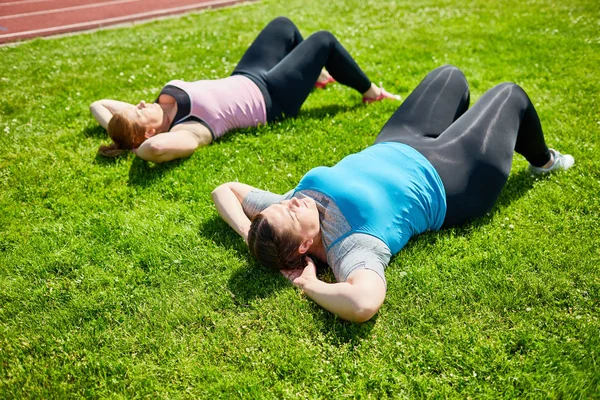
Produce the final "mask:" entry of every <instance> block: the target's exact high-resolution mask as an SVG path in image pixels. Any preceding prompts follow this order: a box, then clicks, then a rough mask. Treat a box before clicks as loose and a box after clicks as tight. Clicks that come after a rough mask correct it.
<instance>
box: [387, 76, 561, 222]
mask: <svg viewBox="0 0 600 400" xmlns="http://www.w3.org/2000/svg"><path fill="white" fill-rule="evenodd" d="M375 142H376V143H379V142H400V143H404V144H407V145H409V146H411V147H413V148H414V149H416V150H417V151H419V152H420V153H421V154H423V155H424V156H425V157H426V158H427V159H428V160H429V162H431V164H432V165H433V166H434V168H435V169H436V171H437V172H438V174H439V175H440V177H441V178H442V182H443V184H444V189H445V190H446V198H447V205H448V209H447V212H446V218H445V220H444V225H443V227H450V226H455V225H459V224H461V223H464V222H465V221H467V220H470V219H472V218H476V217H480V216H482V215H484V214H485V213H486V212H487V211H488V210H489V209H491V208H492V206H493V205H494V203H495V202H496V199H497V198H498V196H499V194H500V191H501V190H502V187H503V186H504V184H505V183H506V180H507V179H508V174H509V172H510V168H511V165H512V158H513V152H515V151H516V152H517V153H519V154H522V155H523V156H525V158H526V159H527V161H529V162H530V163H531V164H533V165H534V166H536V167H540V166H543V165H544V164H546V163H547V162H548V161H549V160H550V152H549V150H548V147H547V146H546V143H545V142H544V134H543V132H542V126H541V124H540V120H539V118H538V115H537V113H536V111H535V108H534V107H533V104H531V101H530V100H529V97H527V94H526V93H525V92H524V91H523V89H521V88H520V87H519V86H517V85H516V84H514V83H502V84H500V85H497V86H495V87H494V88H492V89H490V90H489V91H487V92H486V93H485V94H484V95H483V96H482V97H481V98H480V99H479V101H477V103H476V104H475V105H474V106H473V107H472V108H471V109H469V87H468V84H467V81H466V79H465V76H464V75H463V73H462V72H461V71H460V70H459V69H458V68H456V67H454V66H451V65H446V66H443V67H440V68H437V69H435V70H433V71H432V72H430V73H429V74H428V75H427V77H426V78H425V79H424V80H423V81H422V82H421V83H420V84H419V86H417V88H416V89H415V90H414V91H413V92H412V93H411V95H410V96H409V97H408V98H407V99H406V101H405V102H404V103H403V104H402V105H401V106H400V108H399V109H398V110H397V111H396V112H395V113H394V115H393V116H392V117H391V118H390V119H389V121H388V122H387V123H386V124H385V126H384V127H383V129H382V130H381V132H380V133H379V135H378V136H377V139H376V141H375Z"/></svg>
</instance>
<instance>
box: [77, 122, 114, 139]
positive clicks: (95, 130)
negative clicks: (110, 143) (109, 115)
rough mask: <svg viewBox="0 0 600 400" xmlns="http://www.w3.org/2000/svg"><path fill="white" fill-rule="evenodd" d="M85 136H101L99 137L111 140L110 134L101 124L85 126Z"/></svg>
mask: <svg viewBox="0 0 600 400" xmlns="http://www.w3.org/2000/svg"><path fill="white" fill-rule="evenodd" d="M82 133H83V136H85V137H88V138H99V139H107V140H110V139H109V137H108V134H107V133H106V129H104V128H103V127H101V126H100V125H95V124H94V125H88V126H86V127H85V128H83V132H82Z"/></svg>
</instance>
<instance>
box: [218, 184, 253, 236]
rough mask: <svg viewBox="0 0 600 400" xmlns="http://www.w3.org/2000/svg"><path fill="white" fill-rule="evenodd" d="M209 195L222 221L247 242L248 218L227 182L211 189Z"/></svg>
mask: <svg viewBox="0 0 600 400" xmlns="http://www.w3.org/2000/svg"><path fill="white" fill-rule="evenodd" d="M211 197H212V199H213V202H214V203H215V206H216V207H217V211H218V212H219V215H220V216H221V218H223V221H225V222H226V223H227V225H229V226H231V228H233V230H234V231H235V232H236V233H237V234H238V235H240V236H241V237H242V238H243V239H244V241H246V242H247V241H248V231H249V230H250V220H249V219H248V217H247V216H246V214H245V213H244V210H243V208H242V204H241V200H240V199H239V198H238V196H236V194H235V193H234V192H233V191H232V190H231V188H230V187H229V185H228V184H223V185H221V186H219V187H218V188H216V189H215V190H213V192H212V193H211Z"/></svg>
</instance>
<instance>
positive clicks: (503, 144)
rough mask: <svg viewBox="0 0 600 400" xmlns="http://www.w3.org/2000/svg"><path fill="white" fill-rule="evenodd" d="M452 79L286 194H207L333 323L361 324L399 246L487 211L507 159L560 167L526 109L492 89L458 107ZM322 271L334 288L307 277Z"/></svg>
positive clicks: (459, 82)
mask: <svg viewBox="0 0 600 400" xmlns="http://www.w3.org/2000/svg"><path fill="white" fill-rule="evenodd" d="M469 97H470V96H469V88H468V85H467V81H466V79H465V77H464V75H463V74H462V72H461V71H460V70H458V69H457V68H456V67H453V66H443V67H440V68H438V69H436V70H434V71H432V72H431V73H429V75H428V76H427V77H426V78H425V79H424V80H423V81H422V82H421V83H420V84H419V86H418V87H417V88H416V89H415V90H414V91H413V93H412V94H411V95H410V96H409V97H408V98H407V99H406V101H405V102H404V103H403V104H402V105H401V106H400V108H399V109H398V110H397V111H396V112H395V113H394V115H393V116H392V117H391V118H390V120H389V121H388V122H387V123H386V125H385V126H384V127H383V129H382V130H381V132H380V133H379V135H378V136H377V139H376V140H375V144H374V145H373V146H371V147H369V148H367V149H365V150H363V151H361V152H359V153H356V154H352V155H350V156H348V157H346V158H344V159H343V160H342V161H340V162H339V163H338V164H336V165H335V166H333V167H330V168H328V167H318V168H314V169H312V170H311V171H309V172H308V173H307V174H306V175H305V176H304V177H303V178H302V179H301V181H300V183H299V184H298V186H297V187H296V188H295V189H294V190H292V191H290V192H288V193H286V194H285V195H276V194H273V193H269V192H265V191H261V190H257V189H254V188H252V187H250V186H248V185H244V184H241V183H236V182H231V183H226V184H224V185H221V186H219V187H218V188H217V189H215V191H214V192H213V200H214V202H215V204H216V206H217V209H218V211H219V213H220V214H221V216H222V217H223V219H224V220H225V221H226V222H227V223H228V224H229V225H230V226H231V227H232V228H233V229H235V230H236V232H238V233H239V234H240V235H241V236H242V237H243V238H244V239H245V240H246V241H247V243H248V246H249V248H250V251H251V252H252V253H253V254H254V256H255V257H256V258H258V260H259V261H260V262H261V263H263V264H264V265H266V266H268V267H270V268H273V269H276V270H281V271H282V273H283V274H284V275H285V276H286V277H287V278H288V279H289V280H290V281H292V282H293V283H294V284H295V285H297V286H299V287H300V288H302V289H303V291H304V292H305V293H306V294H307V295H308V296H309V297H310V298H311V299H313V300H314V301H315V302H317V303H318V304H319V305H321V306H322V307H324V308H326V309H327V310H329V311H331V312H334V313H336V314H338V315H339V316H340V317H342V318H344V319H347V320H351V321H366V320H368V319H370V318H371V317H372V316H373V315H375V313H376V312H377V311H378V310H379V308H380V307H381V305H382V303H383V300H384V298H385V292H386V283H385V276H384V268H385V267H386V266H387V264H388V263H389V260H390V258H391V256H392V255H394V254H396V253H397V252H398V251H400V249H401V248H402V247H403V246H404V245H405V244H406V242H407V241H408V240H409V239H410V237H412V236H414V235H417V234H419V233H422V232H425V231H427V230H437V229H440V228H441V227H450V226H455V225H458V224H461V223H463V222H465V221H468V220H470V219H472V218H475V217H478V216H481V215H483V214H484V213H485V212H486V211H488V210H489V209H490V208H491V207H492V206H493V205H494V203H495V201H496V199H497V198H498V195H499V194H500V191H501V189H502V187H503V186H504V184H505V183H506V180H507V178H508V174H509V172H510V169H511V164H512V156H513V153H514V152H515V151H516V152H518V153H520V154H522V155H523V156H525V158H526V159H527V160H528V161H529V163H530V167H529V168H530V170H531V171H532V172H533V173H546V172H549V171H553V170H565V169H568V168H570V167H571V166H572V165H573V163H574V159H573V157H571V156H570V155H562V154H560V153H559V152H557V151H555V150H551V149H549V148H548V147H547V146H546V143H545V141H544V135H543V132H542V128H541V125H540V121H539V119H538V116H537V113H536V111H535V109H534V107H533V104H532V103H531V101H530V100H529V98H528V97H527V95H526V94H525V92H524V91H523V90H522V89H521V88H520V87H519V86H517V85H515V84H512V83H503V84H500V85H498V86H496V87H494V88H493V89H491V90H489V91H488V92H486V93H485V94H484V95H483V96H482V97H481V99H480V100H479V101H478V102H477V103H476V104H475V105H474V106H473V107H472V108H471V109H469V108H468V107H469ZM315 258H316V259H318V260H320V261H322V262H326V263H327V264H329V266H330V267H331V268H332V271H333V273H334V275H335V277H336V279H337V281H338V282H337V283H333V284H330V283H325V282H323V281H321V280H319V279H318V278H317V276H316V270H315V264H314V263H313V261H312V259H315Z"/></svg>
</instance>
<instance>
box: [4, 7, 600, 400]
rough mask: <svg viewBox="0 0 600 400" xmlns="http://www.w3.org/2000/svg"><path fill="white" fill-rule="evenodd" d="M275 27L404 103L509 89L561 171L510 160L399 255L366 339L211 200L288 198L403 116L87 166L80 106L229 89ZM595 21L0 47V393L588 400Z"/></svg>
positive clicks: (302, 17)
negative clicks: (496, 191)
mask: <svg viewBox="0 0 600 400" xmlns="http://www.w3.org/2000/svg"><path fill="white" fill-rule="evenodd" d="M278 15H287V16H289V17H290V18H292V19H293V20H294V21H296V23H297V24H298V25H299V27H300V29H301V30H302V32H303V33H304V34H306V35H307V34H309V33H311V32H314V31H316V30H319V29H328V30H331V31H333V32H334V33H335V34H336V35H337V36H338V37H339V39H340V40H341V41H342V43H343V44H344V45H345V46H346V47H347V48H348V49H349V50H350V52H351V53H352V54H353V55H354V56H355V57H356V59H357V60H358V62H359V64H360V65H361V66H362V67H363V68H364V70H365V71H366V72H367V73H368V75H369V76H370V77H371V78H372V79H373V81H374V82H377V83H379V82H380V81H381V82H383V84H384V86H385V87H386V88H387V89H388V90H390V91H393V92H397V93H400V94H401V95H402V96H403V97H406V95H407V94H408V93H409V92H410V90H412V89H413V88H414V87H415V86H416V85H417V84H418V83H419V81H420V80H421V79H422V78H423V77H424V76H425V74H426V73H427V72H428V71H430V70H431V69H433V68H435V67H437V66H440V65H442V64H446V63H451V64H455V65H457V66H459V67H460V68H461V69H462V70H463V71H464V72H465V74H466V76H467V78H468V79H469V81H470V83H471V90H472V98H473V100H476V99H477V98H478V97H479V96H481V95H482V94H483V92H484V91H485V90H487V89H489V88H491V87H492V86H493V85H495V84H497V83H499V82H502V81H514V82H517V83H519V84H520V85H522V86H523V87H524V88H525V90H526V91H527V92H528V93H529V95H530V97H531V98H532V99H533V101H534V104H535V106H536V108H537V110H538V111H539V114H540V116H541V119H542V123H543V125H544V128H545V131H546V136H547V141H548V143H549V145H550V146H552V147H556V148H558V149H559V150H561V151H565V152H569V153H571V154H573V155H574V156H575V159H576V165H575V167H574V168H573V169H572V170H570V171H568V172H567V173H563V174H556V175H553V176H550V177H547V178H542V179H534V178H532V177H530V176H529V174H527V173H526V172H525V171H526V165H527V163H526V161H525V160H524V159H523V158H522V157H520V156H517V157H515V162H514V164H513V175H512V176H511V178H510V179H509V182H508V185H507V187H506V189H505V191H504V192H503V194H502V196H501V198H500V201H499V203H498V205H497V206H496V207H495V208H494V209H493V210H492V212H490V214H489V215H488V216H486V217H485V218H482V219H480V220H477V221H475V222H473V223H472V224H469V225H467V226H465V227H462V228H460V229H454V230H446V231H440V232H436V233H429V234H426V235H422V236H420V237H418V238H416V239H414V240H412V241H411V242H410V243H409V245H408V246H407V247H406V248H405V249H404V250H403V251H402V252H401V253H400V254H399V255H398V256H396V257H395V258H394V259H393V261H392V263H391V265H390V266H389V267H388V269H387V271H386V275H387V280H388V285H389V287H388V289H389V290H388V296H387V299H386V302H385V303H384V306H383V308H382V309H381V311H380V312H379V313H378V315H377V316H376V317H375V318H374V319H373V320H372V321H369V322H368V323H365V324H362V325H356V324H351V323H347V322H344V321H342V320H340V319H338V318H336V317H335V316H333V315H331V314H329V313H327V312H325V311H323V310H322V309H320V308H319V307H318V306H316V305H315V304H314V303H312V302H311V301H310V300H308V299H306V298H304V297H303V296H302V295H301V294H300V293H299V291H297V290H296V289H294V288H292V287H291V286H290V285H289V284H288V283H287V282H286V281H285V280H284V279H283V278H282V277H279V276H277V275H276V274H273V273H269V272H267V271H266V270H265V269H263V268H262V267H260V266H259V265H258V264H257V263H256V262H255V261H254V260H252V259H251V257H250V255H249V253H248V251H247V250H246V248H245V247H244V245H243V243H242V241H241V240H240V239H239V238H237V237H236V235H235V234H234V233H233V231H231V230H230V229H229V228H228V227H227V226H226V224H225V223H223V222H222V221H221V220H220V219H219V217H218V215H217V212H216V211H215V209H214V207H213V205H212V202H211V200H210V196H209V194H210V192H211V190H212V189H213V188H215V187H216V186H217V185H219V184H220V183H223V182H226V181H232V180H239V181H242V182H246V183H249V184H251V185H254V186H258V187H261V188H265V189H269V190H272V191H275V192H284V191H286V190H288V189H290V188H292V187H293V186H294V185H295V183H297V181H298V180H299V178H300V177H301V176H302V175H303V174H304V173H305V172H306V171H307V170H308V169H310V168H311V167H314V166H317V165H332V164H333V163H335V162H336V161H338V160H340V159H341V158H342V157H343V156H344V155H346V154H349V153H352V152H355V151H357V150H360V149H362V148H364V147H365V146H367V145H369V144H370V143H372V142H373V140H374V137H375V135H376V134H377V132H378V131H379V129H380V128H381V126H383V124H384V123H385V121H386V120H387V118H388V117H389V116H390V115H391V113H392V112H393V111H394V109H395V107H396V104H393V103H392V102H387V103H378V104H374V105H372V106H369V107H363V106H362V105H360V96H359V95H358V94H357V93H355V92H353V91H352V90H350V89H348V88H344V87H341V86H340V85H334V86H332V87H331V88H328V89H327V90H325V91H318V92H314V93H313V94H312V95H311V96H310V97H309V99H308V101H307V102H306V104H305V106H304V109H303V112H302V113H301V115H300V116H299V117H298V118H296V119H294V120H287V121H284V122H281V123H276V124H272V125H269V126H266V127H261V128H259V129H246V130H241V131H239V132H237V133H236V134H233V135H229V136H226V137H225V138H224V139H223V140H220V141H218V142H217V143H215V144H213V145H211V146H209V147H207V148H204V149H202V150H200V151H198V152H196V154H194V155H193V156H192V157H190V158H189V159H187V160H182V161H177V162H173V163H169V164H166V165H152V164H148V163H145V162H143V161H141V160H139V159H135V158H134V157H133V156H131V155H129V156H128V157H124V158H119V159H116V160H108V159H104V158H102V157H98V156H97V155H96V149H97V148H98V146H99V145H100V144H102V143H107V142H108V140H107V138H106V134H105V132H104V131H103V130H102V129H101V128H98V127H97V126H96V124H95V123H94V121H93V119H92V117H91V115H90V113H89V111H88V106H89V104H90V103H91V102H92V101H94V100H96V99H99V98H116V99H121V100H125V101H132V102H135V101H138V100H140V99H146V100H153V99H154V97H155V96H156V94H157V93H158V91H159V89H160V88H161V87H162V85H163V84H164V83H166V82H167V81H169V80H170V79H176V78H184V79H188V80H193V79H202V78H216V77H223V76H225V75H227V74H228V73H229V72H230V71H231V70H232V69H233V67H234V65H235V63H236V62H237V60H238V59H239V57H240V56H241V55H242V53H243V51H244V50H245V48H246V47H247V45H248V44H249V43H250V42H251V41H252V39H253V38H254V36H255V35H256V34H257V33H258V32H259V31H260V29H261V28H262V27H263V26H264V25H265V24H266V23H267V22H268V21H269V20H271V19H272V18H273V17H275V16H278ZM365 26H368V27H369V28H368V29H366V28H365ZM599 26H600V5H599V3H598V2H597V1H596V0H572V1H569V2H558V1H550V0H525V1H516V0H515V1H508V0H507V1H498V2H489V1H484V0H475V1H473V2H461V1H457V0H442V1H433V0H416V1H383V0H377V1H374V0H366V1H364V0H363V1H358V0H338V1H332V2H317V1H312V0H311V1H307V0H289V1H275V0H268V1H263V2H261V3H255V4H251V5H245V6H242V7H237V8H231V9H223V10H217V11H211V12H205V13H201V14H197V15H190V16H185V17H182V18H175V19H168V20H162V21H158V22H150V23H147V24H140V25H136V26H133V27H126V28H119V29H112V30H105V31H100V32H95V33H88V34H81V35H76V36H72V37H63V38H57V39H51V40H33V41H30V42H27V43H23V44H20V45H18V46H13V47H3V48H0V59H1V60H2V68H0V93H1V94H2V95H1V96H0V398H67V397H91V398H106V397H109V398H133V397H149V398H208V399H213V398H297V397H300V398H342V397H350V398H354V397H356V398H358V397H360V398H385V397H390V398H430V397H434V398H446V397H449V398H469V397H470V398H492V399H496V398H517V397H519V398H521V397H526V398H581V399H589V398H600V389H599V387H600V365H599V363H600V354H599V349H600V333H599V331H600V322H599V320H598V318H599V317H600V273H599V272H598V266H599V264H600V262H599V261H600V241H599V239H598V232H599V230H600V200H599V193H600V161H598V160H600V156H599V155H598V153H599V151H600V139H599V132H600V117H599V115H598V109H599V107H600V96H599V94H598V93H599V88H600V72H599V69H598V66H599V65H600V36H599Z"/></svg>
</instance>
